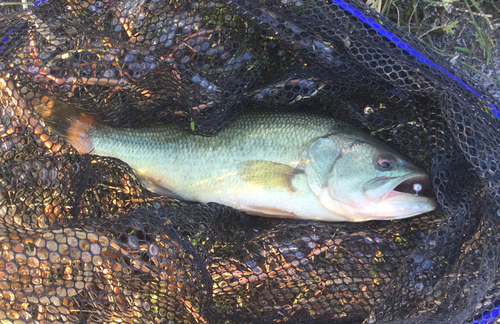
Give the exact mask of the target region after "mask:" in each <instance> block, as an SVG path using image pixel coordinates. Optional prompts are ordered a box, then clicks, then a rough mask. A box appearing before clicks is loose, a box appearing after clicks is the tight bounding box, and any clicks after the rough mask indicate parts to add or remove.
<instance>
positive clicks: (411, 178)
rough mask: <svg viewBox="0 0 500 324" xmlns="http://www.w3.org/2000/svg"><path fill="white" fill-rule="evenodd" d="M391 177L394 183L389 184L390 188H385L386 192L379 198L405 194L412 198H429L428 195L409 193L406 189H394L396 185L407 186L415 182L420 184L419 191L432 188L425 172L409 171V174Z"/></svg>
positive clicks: (383, 198) (384, 198)
mask: <svg viewBox="0 0 500 324" xmlns="http://www.w3.org/2000/svg"><path fill="white" fill-rule="evenodd" d="M393 179H394V180H395V181H394V183H393V184H392V185H391V187H390V189H389V190H387V192H386V193H385V194H384V195H383V196H382V197H381V200H386V199H391V198H392V197H396V196H407V195H411V196H413V197H414V198H422V199H426V200H428V199H429V197H426V196H419V195H417V194H416V193H410V192H408V191H398V190H396V188H397V187H400V186H406V187H408V186H410V185H413V184H417V183H418V184H420V185H422V190H421V191H420V192H421V193H423V192H425V191H427V190H429V189H431V188H432V185H431V181H430V179H429V177H428V176H427V175H426V174H422V173H410V174H407V175H406V176H403V177H397V178H393ZM389 196H390V197H389Z"/></svg>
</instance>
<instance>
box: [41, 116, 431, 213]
mask: <svg viewBox="0 0 500 324" xmlns="http://www.w3.org/2000/svg"><path fill="white" fill-rule="evenodd" d="M56 111H57V109H54V113H52V114H46V115H45V116H46V117H44V118H45V122H46V124H47V125H48V126H49V129H50V131H51V132H52V133H56V134H58V135H60V136H62V137H63V138H64V139H65V140H66V141H68V142H69V143H70V144H71V145H72V146H73V147H74V148H75V149H76V150H77V151H78V152H79V153H80V154H86V153H90V154H95V155H99V156H107V157H113V158H117V159H119V160H121V161H123V162H125V163H126V164H128V165H129V166H130V167H131V168H132V169H133V170H134V172H135V174H136V175H137V176H138V178H139V179H140V181H141V183H142V185H143V186H144V187H145V188H146V189H148V190H149V191H151V192H153V193H156V194H158V195H164V196H167V197H170V198H176V199H181V200H184V201H192V202H198V203H209V202H215V203H219V204H222V205H226V206H230V207H233V208H235V209H237V210H239V211H242V212H244V213H247V214H249V215H256V216H263V217H274V218H295V219H308V220H315V221H327V222H364V221H370V220H393V219H402V218H407V217H412V216H416V215H420V214H423V213H427V212H430V211H433V210H435V209H436V208H437V203H436V200H435V198H433V197H432V196H431V197H428V196H426V195H422V194H419V191H420V192H424V191H427V192H429V191H430V190H431V182H430V179H429V176H428V174H427V173H426V172H425V171H423V170H422V169H421V168H419V167H417V166H415V165H414V164H413V163H412V162H411V161H410V160H409V159H408V158H405V157H404V156H402V155H401V154H399V153H398V152H396V151H395V150H393V149H391V148H389V147H388V146H387V145H386V144H385V143H383V142H381V141H379V140H378V139H376V138H375V137H373V136H372V135H369V134H366V133H364V132H363V131H361V130H359V129H357V128H354V127H353V126H350V125H349V124H347V123H343V122H340V121H337V120H334V119H332V118H330V117H328V116H323V115H316V114H311V113H303V112H280V111H260V110H247V111H246V112H244V113H243V114H241V115H240V116H239V117H238V118H237V119H236V120H235V121H234V122H232V123H230V124H229V125H228V126H227V127H225V128H224V129H222V130H221V131H219V132H218V133H216V134H215V135H213V136H209V137H207V136H199V135H194V134H191V133H188V132H186V131H185V130H184V129H182V128H181V127H180V126H178V125H177V124H176V123H174V122H172V123H165V124H162V125H156V126H148V127H137V128H130V127H127V128H120V127H110V126H107V125H105V124H104V123H101V122H98V121H96V120H95V119H92V118H90V117H89V116H87V115H85V114H82V113H78V112H74V113H68V110H67V109H59V112H58V113H55V112H56ZM412 188H417V189H418V191H417V192H416V193H414V192H413V189H412Z"/></svg>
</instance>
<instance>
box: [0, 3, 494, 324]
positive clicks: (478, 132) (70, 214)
mask: <svg viewBox="0 0 500 324" xmlns="http://www.w3.org/2000/svg"><path fill="white" fill-rule="evenodd" d="M36 5H37V6H36V7H33V8H31V9H28V10H25V11H20V12H17V13H13V14H11V15H4V16H3V18H1V19H0V35H2V39H0V73H1V78H0V88H1V89H2V93H3V96H2V97H1V99H0V100H1V103H2V108H1V110H0V117H1V124H0V140H1V151H0V154H1V156H0V292H1V293H0V321H1V323H21V322H23V323H25V322H29V323H49V322H50V323H63V322H65V323H70V322H71V323H96V322H105V323H267V322H294V323H299V322H300V323H303V322H314V323H363V322H365V323H382V322H384V323H386V322H391V323H453V324H455V323H465V322H470V321H472V322H474V321H483V323H490V322H491V321H492V320H493V319H494V317H496V316H497V315H498V309H497V308H496V307H498V304H497V302H498V301H499V300H500V296H499V295H500V280H499V279H500V277H499V274H500V269H499V263H500V242H499V241H500V227H499V226H500V212H499V207H500V178H499V174H498V172H500V171H499V166H500V150H499V149H498V148H499V147H500V136H499V135H500V131H499V127H500V122H499V120H498V118H497V116H496V115H495V114H496V113H497V112H498V111H497V110H496V108H495V106H494V105H493V104H490V103H489V102H487V101H486V99H485V98H482V97H481V95H480V94H478V93H476V92H475V91H476V90H477V91H481V89H480V88H477V89H476V90H473V89H472V88H469V87H468V86H467V84H466V79H467V78H466V77H465V76H463V75H461V72H460V71H455V69H453V70H452V67H450V66H449V64H448V62H445V61H443V60H442V59H441V58H440V57H438V56H437V55H435V54H434V53H431V52H429V50H428V49H427V48H425V47H423V46H422V45H421V44H420V42H419V41H418V40H416V39H415V38H413V37H410V36H408V35H407V34H406V33H404V32H402V31H401V30H400V29H398V28H397V26H395V25H394V24H392V23H391V22H390V21H388V20H387V19H385V18H383V17H382V16H380V15H378V14H376V13H374V12H373V11H371V10H369V9H368V8H367V7H366V6H364V5H362V4H361V3H359V2H357V1H355V0H350V1H349V2H345V1H344V0H322V1H314V0H241V1H240V0H226V1H217V0H216V1H201V0H200V1H197V0H192V1H189V0H186V1H183V0H170V1H159V0H141V1H139V0H103V1H94V0H89V1H85V0H70V1H63V0H50V1H48V2H45V3H40V2H38V3H36ZM448 71H450V72H448ZM459 78H460V79H459ZM54 104H55V105H64V104H67V105H71V106H73V107H76V109H78V110H79V111H81V112H84V113H86V114H88V115H89V116H91V117H93V118H95V119H97V120H100V121H103V122H106V123H108V124H110V125H114V126H116V125H120V126H123V125H126V126H130V127H135V126H137V125H150V124H152V123H163V122H165V121H168V120H175V121H176V122H178V123H180V124H182V125H183V126H184V127H185V128H186V131H188V132H195V133H197V134H200V135H212V134H214V132H216V131H218V130H219V129H221V128H222V127H224V126H225V125H226V124H227V123H229V122H231V121H232V120H233V119H234V118H237V116H238V114H239V113H240V112H242V111H243V110H244V109H252V107H254V106H266V107H268V108H269V109H271V108H279V109H288V110H291V109H307V110H308V111H316V112H319V111H321V112H323V113H327V114H329V115H331V116H332V117H335V118H337V119H341V120H345V121H347V122H349V123H351V124H353V125H355V126H357V127H360V128H362V129H364V130H365V131H367V132H371V133H372V134H374V135H375V136H377V137H379V138H381V139H383V140H385V141H386V142H387V143H388V144H389V145H390V146H392V147H394V148H396V149H397V150H399V151H400V152H401V153H403V154H405V155H407V156H409V157H410V158H412V159H413V160H414V161H415V162H417V163H418V164H420V165H421V166H423V167H425V168H427V169H428V170H429V172H430V174H431V177H432V181H433V186H434V190H435V194H436V196H437V198H438V201H439V204H440V208H439V210H438V211H436V212H434V213H430V214H426V215H423V216H419V217H413V218H410V219H405V220H401V221H391V222H388V221H383V222H380V221H379V222H368V223H321V222H306V221H297V220H275V219H266V218H259V217H250V216H247V215H244V214H241V213H239V212H237V211H235V210H233V209H230V208H228V207H224V206H221V205H217V204H208V205H200V204H192V203H191V204H188V203H184V202H179V201H174V200H169V199H167V198H165V197H158V196H155V195H153V194H151V193H149V192H148V191H146V190H144V189H143V188H141V186H140V184H139V182H138V180H137V178H136V177H135V176H134V174H133V172H132V170H131V169H130V168H129V167H128V166H127V165H126V164H124V163H123V162H121V161H118V160H115V159H111V158H105V157H98V156H94V155H79V154H78V153H76V151H75V150H74V149H73V148H72V147H71V146H70V145H69V144H67V143H66V142H64V141H63V140H62V139H59V138H58V137H57V136H56V135H50V134H49V132H48V130H47V129H46V127H45V124H44V122H43V111H45V110H44V109H43V108H44V107H45V108H46V107H50V106H52V105H54ZM381 104H383V106H382V105H381ZM497 106H498V105H497ZM368 107H371V108H368ZM384 107H385V108H384ZM38 108H42V109H38ZM166 167H169V166H166Z"/></svg>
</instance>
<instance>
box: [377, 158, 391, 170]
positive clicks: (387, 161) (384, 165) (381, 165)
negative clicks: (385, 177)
mask: <svg viewBox="0 0 500 324" xmlns="http://www.w3.org/2000/svg"><path fill="white" fill-rule="evenodd" d="M395 164H396V163H395V159H394V157H392V156H388V155H381V156H379V157H378V159H377V165H378V169H379V170H381V171H390V170H392V169H393V168H394V165H395Z"/></svg>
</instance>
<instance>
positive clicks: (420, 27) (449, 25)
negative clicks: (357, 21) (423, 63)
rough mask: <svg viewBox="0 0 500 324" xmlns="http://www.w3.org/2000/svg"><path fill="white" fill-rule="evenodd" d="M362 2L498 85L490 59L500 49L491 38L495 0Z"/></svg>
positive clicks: (497, 15)
mask: <svg viewBox="0 0 500 324" xmlns="http://www.w3.org/2000/svg"><path fill="white" fill-rule="evenodd" d="M362 1H365V3H366V4H367V5H369V6H371V7H372V8H373V9H374V10H376V11H378V12H379V13H381V14H383V15H385V16H387V17H388V18H389V19H391V20H392V21H394V22H395V23H397V24H398V25H399V26H401V27H402V28H404V29H406V30H407V31H408V32H409V33H411V34H413V35H414V36H416V37H417V38H419V39H420V40H421V41H422V43H423V44H425V45H427V46H429V47H432V48H433V49H434V50H436V51H438V52H440V53H441V54H443V55H445V56H446V57H448V58H450V60H452V61H456V62H457V63H459V64H461V65H463V66H465V67H467V68H469V69H470V70H471V71H473V72H474V73H477V74H480V75H481V76H483V77H485V78H487V79H488V80H490V81H494V82H495V83H496V85H497V86H498V87H499V88H500V78H499V76H498V73H497V70H496V67H495V64H494V62H493V61H494V57H495V53H498V52H500V44H499V41H498V40H495V37H494V33H495V28H498V27H496V26H497V25H498V24H500V2H496V1H498V0H441V1H436V0H362ZM496 55H497V56H498V54H496ZM483 65H485V66H486V69H484V67H483ZM484 70H487V71H486V73H485V72H484ZM487 74H489V75H487Z"/></svg>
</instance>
